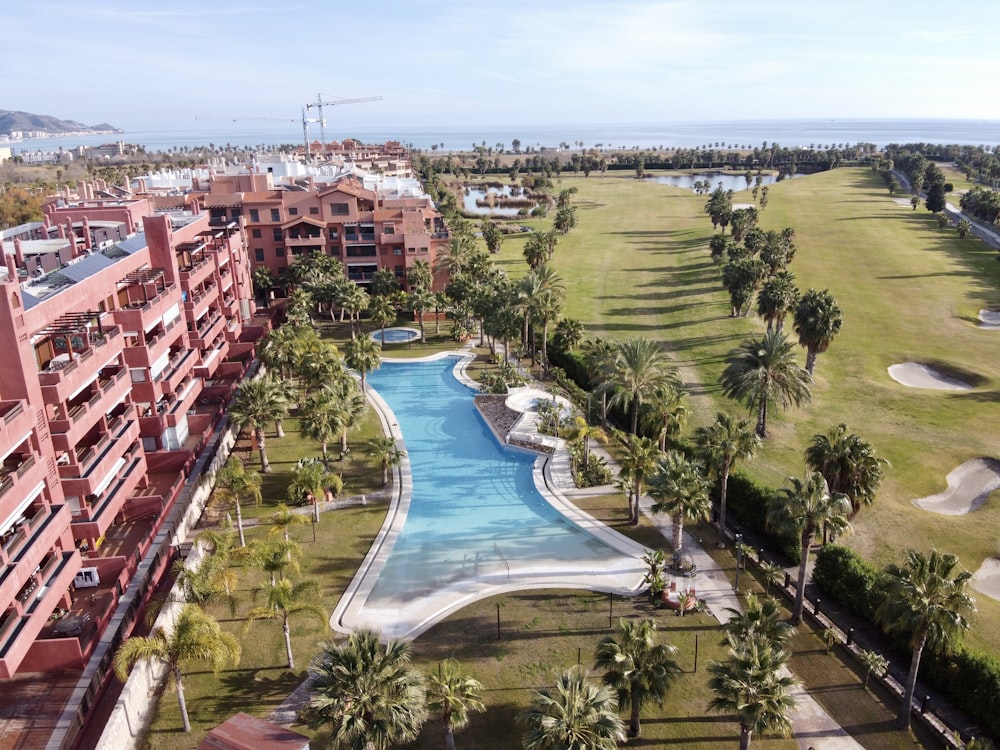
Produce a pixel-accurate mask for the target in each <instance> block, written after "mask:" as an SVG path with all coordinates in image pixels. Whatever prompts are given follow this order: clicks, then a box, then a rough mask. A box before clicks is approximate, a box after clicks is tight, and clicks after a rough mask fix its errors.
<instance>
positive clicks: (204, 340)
mask: <svg viewBox="0 0 1000 750" xmlns="http://www.w3.org/2000/svg"><path fill="white" fill-rule="evenodd" d="M206 317H207V320H205V321H204V322H203V323H202V324H201V325H200V326H198V328H197V330H194V331H191V332H190V340H191V348H192V349H207V348H208V346H209V342H211V341H212V340H213V339H215V337H216V336H218V335H219V334H220V333H222V330H223V328H224V327H225V323H226V319H225V317H224V316H223V315H222V313H216V314H215V315H212V313H211V311H209V312H208V314H207V316H206Z"/></svg>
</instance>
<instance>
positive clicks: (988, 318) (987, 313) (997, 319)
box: [979, 310, 1000, 331]
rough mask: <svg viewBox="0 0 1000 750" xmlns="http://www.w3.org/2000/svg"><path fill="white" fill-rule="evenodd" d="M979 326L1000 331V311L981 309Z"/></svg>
mask: <svg viewBox="0 0 1000 750" xmlns="http://www.w3.org/2000/svg"><path fill="white" fill-rule="evenodd" d="M979 327H980V328H986V329H988V330H990V331H1000V311H997V310H980V311H979Z"/></svg>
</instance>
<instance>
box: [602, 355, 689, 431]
mask: <svg viewBox="0 0 1000 750" xmlns="http://www.w3.org/2000/svg"><path fill="white" fill-rule="evenodd" d="M604 375H605V377H604V380H605V382H606V384H607V387H608V388H609V389H611V390H612V396H611V400H610V402H609V403H610V404H612V405H613V404H622V405H623V406H628V407H629V408H630V409H631V413H632V430H631V432H632V434H633V435H635V434H636V433H637V432H638V430H639V406H640V405H641V404H642V403H643V402H645V401H646V400H647V399H649V398H651V397H652V395H653V394H654V393H656V392H657V391H658V390H659V389H661V388H664V387H667V386H673V387H675V388H680V387H681V383H680V380H679V379H678V377H677V369H676V368H675V367H674V366H673V365H671V364H670V360H669V359H668V358H667V355H666V354H664V353H663V352H662V351H661V350H660V347H659V346H658V345H657V344H656V343H655V342H653V341H652V340H651V339H647V338H645V337H641V336H640V337H634V338H630V339H627V340H626V341H623V342H621V343H620V344H619V345H618V349H617V351H616V352H615V356H614V359H613V360H611V362H610V363H609V368H608V371H607V372H605V374H604Z"/></svg>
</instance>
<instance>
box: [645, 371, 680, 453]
mask: <svg viewBox="0 0 1000 750" xmlns="http://www.w3.org/2000/svg"><path fill="white" fill-rule="evenodd" d="M685 396H687V391H685V390H683V389H681V388H677V387H676V386H674V385H664V386H662V387H660V388H658V389H656V391H654V392H653V394H652V396H650V398H649V402H648V403H647V404H645V405H644V407H643V408H642V409H641V414H640V415H639V425H640V427H641V428H642V431H643V432H644V433H645V434H647V435H648V434H653V435H656V440H657V443H658V444H659V446H660V450H661V451H665V450H666V449H667V438H672V437H676V436H677V435H679V434H680V432H681V430H682V429H684V425H685V424H686V423H687V418H688V413H689V412H688V408H687V407H686V406H685V405H684V397H685Z"/></svg>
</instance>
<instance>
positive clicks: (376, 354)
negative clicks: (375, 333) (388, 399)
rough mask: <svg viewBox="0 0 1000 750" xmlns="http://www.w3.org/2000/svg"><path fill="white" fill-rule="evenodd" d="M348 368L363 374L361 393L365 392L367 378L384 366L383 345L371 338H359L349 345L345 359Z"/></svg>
mask: <svg viewBox="0 0 1000 750" xmlns="http://www.w3.org/2000/svg"><path fill="white" fill-rule="evenodd" d="M344 361H345V362H347V366H348V367H350V368H351V369H352V370H357V371H358V372H359V373H361V392H362V393H364V391H365V377H366V376H367V375H368V373H369V372H371V371H372V370H377V369H378V368H379V367H381V366H382V345H381V344H379V343H378V342H377V341H376V340H375V339H373V338H372V337H371V336H358V337H357V338H355V339H353V340H352V341H351V343H349V344H348V345H347V354H346V356H345V357H344Z"/></svg>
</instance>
